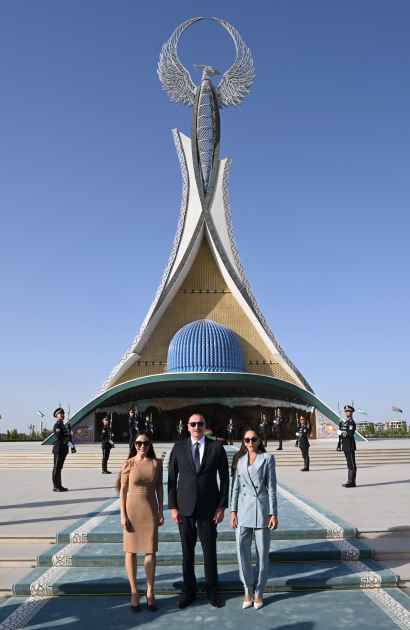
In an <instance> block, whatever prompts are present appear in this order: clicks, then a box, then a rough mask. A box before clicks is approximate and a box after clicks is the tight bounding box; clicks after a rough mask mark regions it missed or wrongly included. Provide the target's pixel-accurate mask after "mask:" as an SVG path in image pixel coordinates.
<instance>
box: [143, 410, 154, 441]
mask: <svg viewBox="0 0 410 630" xmlns="http://www.w3.org/2000/svg"><path fill="white" fill-rule="evenodd" d="M145 433H146V434H147V435H148V437H149V439H150V440H151V442H152V440H153V439H154V425H153V423H152V422H151V420H150V417H149V416H147V417H146V418H145Z"/></svg>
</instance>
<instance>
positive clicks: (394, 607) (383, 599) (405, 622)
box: [364, 588, 410, 630]
mask: <svg viewBox="0 0 410 630" xmlns="http://www.w3.org/2000/svg"><path fill="white" fill-rule="evenodd" d="M364 592H365V593H366V595H367V596H368V597H369V598H370V599H371V600H373V601H374V603H375V604H377V606H378V607H379V608H380V609H381V610H382V611H383V612H385V613H386V615H388V616H389V617H390V619H392V620H393V621H394V622H395V623H396V624H397V625H398V627H399V628H401V629H402V630H410V612H409V611H408V610H407V609H406V608H404V606H402V605H401V604H399V602H398V601H396V600H395V599H394V598H393V597H392V596H391V595H389V594H388V593H387V592H386V591H385V590H383V589H382V588H380V589H377V590H366V591H364Z"/></svg>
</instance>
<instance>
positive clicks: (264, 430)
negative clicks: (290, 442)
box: [260, 414, 268, 448]
mask: <svg viewBox="0 0 410 630" xmlns="http://www.w3.org/2000/svg"><path fill="white" fill-rule="evenodd" d="M260 427H261V433H262V438H263V445H264V447H265V448H266V447H267V445H268V421H267V419H266V416H265V414H263V416H262V419H261V424H260Z"/></svg>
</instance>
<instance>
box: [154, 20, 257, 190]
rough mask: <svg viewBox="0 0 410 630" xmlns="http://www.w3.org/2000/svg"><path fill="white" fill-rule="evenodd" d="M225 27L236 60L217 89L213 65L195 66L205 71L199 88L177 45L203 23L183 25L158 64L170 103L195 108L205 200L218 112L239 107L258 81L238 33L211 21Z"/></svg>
mask: <svg viewBox="0 0 410 630" xmlns="http://www.w3.org/2000/svg"><path fill="white" fill-rule="evenodd" d="M212 19H213V20H215V22H218V23H219V24H221V26H223V27H224V28H225V29H226V30H227V31H228V33H230V35H231V36H232V39H233V40H234V42H235V47H236V59H235V63H234V64H233V66H232V67H231V68H230V69H229V70H228V71H227V72H225V74H224V75H223V76H222V79H221V82H220V83H219V85H218V87H216V88H215V87H214V86H213V85H212V82H211V79H210V77H211V76H215V75H217V74H220V73H219V72H218V70H215V68H213V67H212V66H199V65H194V68H195V69H196V70H203V73H202V80H201V84H200V85H199V86H196V85H194V83H193V82H192V79H191V76H190V74H189V72H188V70H187V69H186V68H184V67H183V65H182V64H181V62H180V61H179V59H178V54H177V46H178V42H179V38H180V37H181V35H182V33H183V32H184V31H185V30H186V29H187V28H188V27H189V26H191V25H192V24H194V23H195V22H198V21H199V20H202V18H200V17H199V18H193V19H192V20H187V21H186V22H184V23H183V24H181V25H180V26H179V27H178V28H177V29H176V30H175V31H174V33H173V34H172V36H171V37H170V39H169V40H168V41H167V42H166V44H164V45H163V47H162V51H161V54H160V58H159V63H158V75H159V78H160V81H161V82H162V84H163V88H162V89H163V90H165V91H166V92H168V95H169V97H170V98H171V101H175V102H176V104H177V105H179V103H183V104H184V105H189V107H193V108H194V109H193V112H192V128H193V130H195V138H193V139H195V142H196V153H197V156H198V167H199V171H200V182H201V186H202V190H203V194H204V196H205V197H206V195H207V193H208V191H209V184H210V179H211V173H212V169H213V162H214V157H215V147H216V145H217V143H218V142H219V130H220V119H219V109H222V107H228V105H231V107H235V106H236V105H240V104H241V101H242V99H243V98H244V97H245V96H246V94H249V89H248V88H250V87H251V85H252V83H253V80H254V78H255V74H254V67H253V60H252V57H251V53H250V50H249V49H248V48H247V47H246V46H245V44H244V43H243V41H242V38H241V37H240V35H239V33H238V32H237V31H236V30H235V29H234V28H233V26H231V25H230V24H228V23H227V22H224V21H223V20H219V19H217V18H212Z"/></svg>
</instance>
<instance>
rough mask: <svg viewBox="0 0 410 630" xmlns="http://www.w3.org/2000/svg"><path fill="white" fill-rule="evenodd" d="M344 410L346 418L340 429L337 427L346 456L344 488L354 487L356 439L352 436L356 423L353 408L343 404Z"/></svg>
mask: <svg viewBox="0 0 410 630" xmlns="http://www.w3.org/2000/svg"><path fill="white" fill-rule="evenodd" d="M344 411H345V415H346V420H345V421H344V423H343V426H342V429H341V430H340V429H339V431H338V434H339V435H340V436H341V438H342V451H343V452H344V454H345V457H346V462H347V468H348V480H347V483H343V484H342V485H343V487H344V488H356V471H357V466H356V455H355V451H356V440H355V438H354V434H355V432H356V423H355V421H354V420H353V413H354V411H355V410H354V408H353V407H351V406H350V405H345V408H344Z"/></svg>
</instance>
